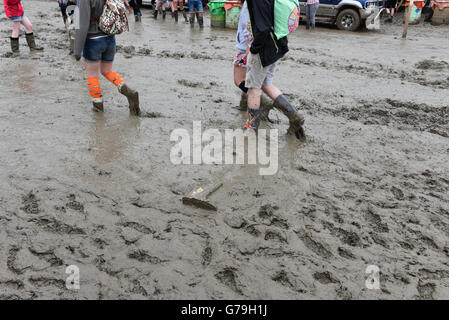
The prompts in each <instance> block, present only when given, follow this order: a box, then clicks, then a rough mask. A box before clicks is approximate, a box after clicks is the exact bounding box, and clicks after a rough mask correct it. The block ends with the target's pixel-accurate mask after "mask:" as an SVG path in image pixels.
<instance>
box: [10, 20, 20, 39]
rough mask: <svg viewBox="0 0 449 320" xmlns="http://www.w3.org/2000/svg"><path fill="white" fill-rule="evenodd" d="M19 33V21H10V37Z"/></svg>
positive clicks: (15, 36)
mask: <svg viewBox="0 0 449 320" xmlns="http://www.w3.org/2000/svg"><path fill="white" fill-rule="evenodd" d="M19 34H20V21H13V22H12V32H11V37H12V38H18V37H19Z"/></svg>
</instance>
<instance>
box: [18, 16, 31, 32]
mask: <svg viewBox="0 0 449 320" xmlns="http://www.w3.org/2000/svg"><path fill="white" fill-rule="evenodd" d="M20 23H21V24H22V25H23V26H24V27H25V32H26V33H33V25H32V24H31V21H30V19H28V18H27V17H26V16H25V17H23V18H22V20H20Z"/></svg>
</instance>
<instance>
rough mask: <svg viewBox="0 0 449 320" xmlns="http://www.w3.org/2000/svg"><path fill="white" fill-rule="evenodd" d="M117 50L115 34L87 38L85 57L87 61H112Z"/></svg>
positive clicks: (84, 50)
mask: <svg viewBox="0 0 449 320" xmlns="http://www.w3.org/2000/svg"><path fill="white" fill-rule="evenodd" d="M115 51H116V47H115V36H104V37H99V38H92V39H87V40H86V43H84V49H83V58H84V60H86V61H87V62H100V61H102V62H112V61H114V56H115Z"/></svg>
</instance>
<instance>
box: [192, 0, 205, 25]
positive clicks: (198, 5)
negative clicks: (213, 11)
mask: <svg viewBox="0 0 449 320" xmlns="http://www.w3.org/2000/svg"><path fill="white" fill-rule="evenodd" d="M188 1H189V14H190V17H189V21H190V26H191V27H192V28H193V27H194V26H195V16H196V19H197V21H198V24H199V25H200V28H202V27H203V25H204V20H203V13H204V10H203V2H202V1H201V0H188Z"/></svg>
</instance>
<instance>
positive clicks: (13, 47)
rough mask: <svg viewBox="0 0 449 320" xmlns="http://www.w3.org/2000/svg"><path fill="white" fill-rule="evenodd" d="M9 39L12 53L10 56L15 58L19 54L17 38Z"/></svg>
mask: <svg viewBox="0 0 449 320" xmlns="http://www.w3.org/2000/svg"><path fill="white" fill-rule="evenodd" d="M10 39H11V52H12V55H13V56H15V57H16V56H18V55H19V53H20V50H19V37H17V38H13V37H11V38H10Z"/></svg>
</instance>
